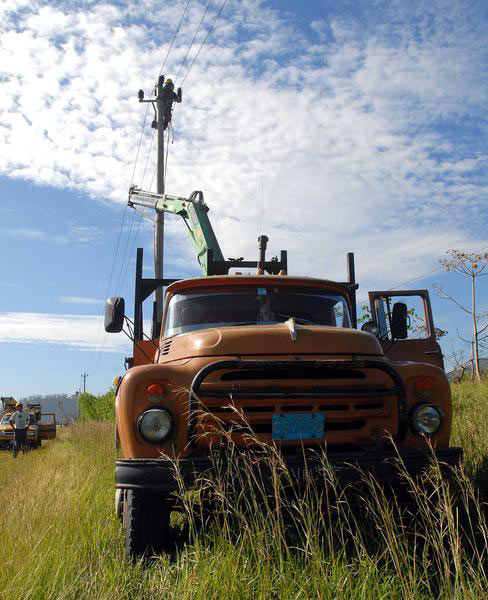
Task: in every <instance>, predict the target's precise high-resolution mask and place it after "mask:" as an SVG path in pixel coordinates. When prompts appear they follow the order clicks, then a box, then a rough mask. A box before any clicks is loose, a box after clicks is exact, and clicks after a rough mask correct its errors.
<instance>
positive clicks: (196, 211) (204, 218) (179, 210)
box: [129, 188, 224, 275]
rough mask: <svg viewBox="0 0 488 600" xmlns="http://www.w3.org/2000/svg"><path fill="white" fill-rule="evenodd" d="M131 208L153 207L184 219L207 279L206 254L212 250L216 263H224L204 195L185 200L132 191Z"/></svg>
mask: <svg viewBox="0 0 488 600" xmlns="http://www.w3.org/2000/svg"><path fill="white" fill-rule="evenodd" d="M132 205H141V206H150V207H152V208H155V209H156V210H159V211H161V212H165V213H170V214H173V215H179V216H180V217H182V219H183V221H184V222H185V225H186V226H187V228H188V233H189V235H190V239H191V241H192V244H193V246H194V248H195V250H196V253H197V258H198V262H199V264H200V268H201V269H202V273H203V274H204V275H208V264H207V250H213V258H214V260H218V261H223V260H224V256H223V254H222V250H221V249H220V246H219V242H218V241H217V238H216V236H215V233H214V230H213V227H212V224H211V223H210V219H209V218H208V211H209V208H208V206H207V205H206V204H205V202H204V200H203V193H202V192H192V193H191V194H190V197H189V198H182V197H179V196H171V195H169V194H154V193H152V192H144V191H142V190H139V189H137V188H131V190H130V191H129V206H132Z"/></svg>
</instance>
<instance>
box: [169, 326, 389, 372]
mask: <svg viewBox="0 0 488 600" xmlns="http://www.w3.org/2000/svg"><path fill="white" fill-rule="evenodd" d="M266 354H269V355H277V354H283V355H303V354H313V355H317V354H335V355H337V354H343V355H346V356H347V355H348V356H351V355H368V356H378V355H382V354H383V351H382V348H381V345H380V343H379V342H378V340H377V339H376V338H375V337H374V336H373V335H371V334H370V333H366V332H363V331H357V330H355V329H342V328H338V327H325V326H323V327H321V326H309V325H298V324H297V325H295V326H293V324H290V323H289V322H288V323H278V324H276V325H244V326H234V327H222V328H213V329H203V330H200V331H192V332H190V333H184V334H181V335H177V336H174V337H171V338H167V339H165V340H162V343H161V357H160V361H159V362H160V363H165V362H168V361H173V360H181V359H185V358H194V357H198V356H233V355H237V356H253V355H260V356H262V355H266Z"/></svg>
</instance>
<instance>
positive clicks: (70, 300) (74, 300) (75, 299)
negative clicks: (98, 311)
mask: <svg viewBox="0 0 488 600" xmlns="http://www.w3.org/2000/svg"><path fill="white" fill-rule="evenodd" d="M58 300H59V301H60V302H63V303H65V304H92V305H96V304H103V300H99V299H97V298H83V297H80V296H60V297H59V298H58Z"/></svg>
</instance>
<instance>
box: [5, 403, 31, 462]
mask: <svg viewBox="0 0 488 600" xmlns="http://www.w3.org/2000/svg"><path fill="white" fill-rule="evenodd" d="M15 408H16V411H15V412H14V413H13V414H12V416H11V417H10V419H9V420H8V422H9V424H10V427H12V429H13V430H14V432H15V442H14V458H16V456H17V453H18V451H19V449H22V452H24V450H25V446H26V441H27V428H28V427H29V422H30V415H29V413H26V412H25V411H24V407H23V405H22V402H17V404H16V405H15Z"/></svg>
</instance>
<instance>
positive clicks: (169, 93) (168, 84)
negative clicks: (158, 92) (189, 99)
mask: <svg viewBox="0 0 488 600" xmlns="http://www.w3.org/2000/svg"><path fill="white" fill-rule="evenodd" d="M162 92H163V103H164V112H163V131H165V130H166V129H167V127H168V125H169V124H170V123H171V113H172V112H173V103H174V102H178V103H179V102H181V100H182V95H181V88H178V92H175V86H174V83H173V80H172V79H166V81H165V82H164V85H163V90H162Z"/></svg>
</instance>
